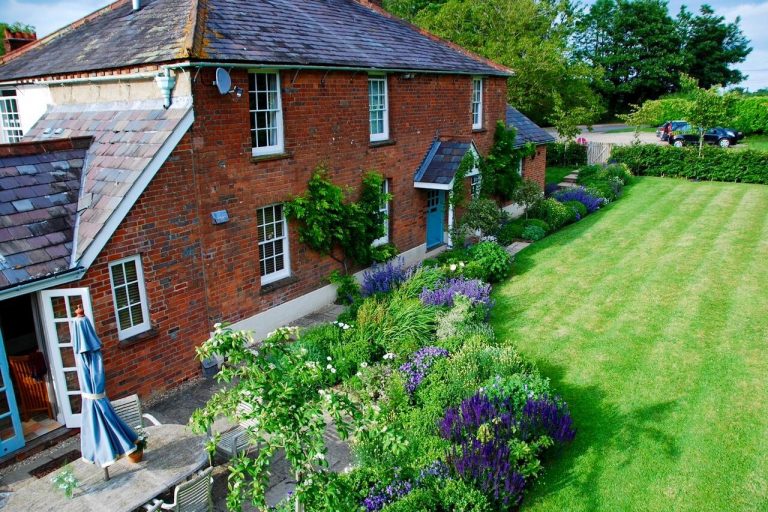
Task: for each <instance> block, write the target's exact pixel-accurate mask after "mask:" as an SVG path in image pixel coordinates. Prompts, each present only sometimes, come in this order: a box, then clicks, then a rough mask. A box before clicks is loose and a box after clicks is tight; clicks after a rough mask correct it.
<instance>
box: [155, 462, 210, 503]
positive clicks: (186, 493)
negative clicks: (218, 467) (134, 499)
mask: <svg viewBox="0 0 768 512" xmlns="http://www.w3.org/2000/svg"><path fill="white" fill-rule="evenodd" d="M212 471H213V468H210V467H209V468H206V469H204V470H202V471H200V472H198V473H197V475H196V476H195V477H193V478H192V479H191V480H187V481H186V482H183V483H180V484H179V485H177V486H176V489H174V491H173V503H164V502H163V500H159V499H154V500H152V503H147V504H145V505H144V509H145V510H147V512H155V511H156V510H173V511H175V512H204V511H208V512H210V511H212V510H213V495H212V492H211V490H212V488H213V477H211V472H212Z"/></svg>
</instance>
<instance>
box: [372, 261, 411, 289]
mask: <svg viewBox="0 0 768 512" xmlns="http://www.w3.org/2000/svg"><path fill="white" fill-rule="evenodd" d="M412 274H413V269H408V268H406V267H405V260H404V259H403V258H402V257H400V258H397V259H396V260H390V261H388V262H386V263H383V264H381V265H376V266H374V267H373V268H372V269H371V270H368V271H366V272H364V273H363V283H362V285H361V286H360V294H361V295H362V296H363V297H370V296H371V295H374V294H376V293H389V292H391V291H392V290H394V289H395V288H397V287H398V286H399V285H400V284H401V283H403V282H404V281H406V280H408V278H409V277H411V275H412Z"/></svg>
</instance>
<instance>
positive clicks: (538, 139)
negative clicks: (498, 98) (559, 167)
mask: <svg viewBox="0 0 768 512" xmlns="http://www.w3.org/2000/svg"><path fill="white" fill-rule="evenodd" d="M507 127H511V128H514V129H515V130H517V135H516V136H515V146H516V147H520V146H523V145H525V144H526V143H528V142H533V143H534V144H547V143H548V142H555V137H554V136H553V135H552V134H550V133H549V132H547V131H546V130H544V129H542V128H540V127H539V125H537V124H536V123H534V122H533V121H531V120H530V119H528V118H527V117H525V116H524V115H523V114H522V113H520V111H519V110H517V109H516V108H513V107H511V106H509V105H507Z"/></svg>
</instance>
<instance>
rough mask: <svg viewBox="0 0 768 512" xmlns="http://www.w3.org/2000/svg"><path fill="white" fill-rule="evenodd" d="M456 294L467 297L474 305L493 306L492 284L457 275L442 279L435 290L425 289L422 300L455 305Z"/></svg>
mask: <svg viewBox="0 0 768 512" xmlns="http://www.w3.org/2000/svg"><path fill="white" fill-rule="evenodd" d="M456 294H460V295H463V296H465V297H467V298H468V299H469V300H470V302H472V304H473V305H477V304H481V305H483V306H486V307H488V308H490V307H491V285H490V284H487V283H484V282H482V281H480V280H479V279H466V278H464V277H457V278H455V279H448V280H445V281H440V282H439V283H438V284H437V286H436V287H435V289H434V290H429V289H426V288H425V289H424V290H422V292H421V297H420V298H421V302H422V303H423V304H425V305H428V306H449V307H451V306H453V299H454V297H455V296H456Z"/></svg>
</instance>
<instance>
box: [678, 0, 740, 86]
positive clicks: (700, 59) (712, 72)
mask: <svg viewBox="0 0 768 512" xmlns="http://www.w3.org/2000/svg"><path fill="white" fill-rule="evenodd" d="M740 21H741V20H740V18H736V21H734V22H733V23H726V22H725V18H724V17H723V16H718V15H716V14H715V11H714V10H713V9H712V7H710V6H709V5H707V4H704V5H702V6H701V9H700V10H699V14H698V15H695V16H694V15H693V14H692V13H691V12H690V11H689V10H688V9H686V7H685V6H683V7H682V8H681V9H680V14H678V16H677V24H678V26H679V28H680V33H681V34H682V36H683V46H682V49H681V51H682V55H683V69H684V70H685V72H686V73H687V74H688V75H690V76H692V77H693V78H696V79H697V80H698V81H699V84H700V85H701V87H702V88H704V89H709V88H710V87H712V86H714V85H720V86H726V85H729V84H737V83H739V82H741V81H742V80H744V79H745V78H746V76H744V75H743V74H742V73H741V71H739V70H737V69H731V67H730V66H731V65H733V64H737V63H739V62H744V60H745V59H746V58H747V55H749V54H750V52H751V51H752V48H751V47H750V46H749V40H748V39H747V38H746V37H745V36H744V34H743V33H742V31H741V28H739V23H740Z"/></svg>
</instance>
